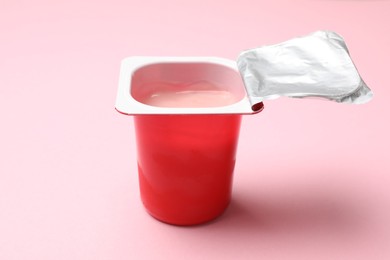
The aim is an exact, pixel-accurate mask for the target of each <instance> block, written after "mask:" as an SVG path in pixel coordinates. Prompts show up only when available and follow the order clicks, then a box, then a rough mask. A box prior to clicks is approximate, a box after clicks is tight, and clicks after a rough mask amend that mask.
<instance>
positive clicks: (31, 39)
mask: <svg viewBox="0 0 390 260" xmlns="http://www.w3.org/2000/svg"><path fill="white" fill-rule="evenodd" d="M183 2H184V1H173V0H167V1H146V0H145V1H119V0H112V1H105V2H104V1H7V2H5V1H3V2H1V3H0V32H1V33H0V43H1V44H0V118H1V128H0V133H1V135H0V144H1V146H0V158H1V163H0V259H4V260H5V259H7V260H13V259H29V260H35V259H37V260H38V259H39V260H45V259H57V260H61V259H73V260H78V259H84V260H85V259H183V258H186V259H389V258H390V245H389V244H390V242H389V241H390V221H389V219H390V189H389V182H390V156H389V151H388V149H389V147H390V138H389V133H390V125H389V119H388V113H389V112H390V105H389V101H388V99H387V97H388V96H389V95H390V87H389V86H390V80H389V76H388V75H389V73H388V67H389V66H388V63H389V60H390V54H389V46H390V36H389V33H388V32H389V31H388V27H389V26H388V25H389V23H390V18H389V15H388V14H389V11H390V1H363V0H361V1H352V0H350V1H336V0H332V1H325V0H322V1H314V0H313V1H301V0H297V1H280V0H277V1H250V0H242V1H203V0H198V1H186V2H185V4H183ZM318 29H331V30H334V31H336V32H338V33H340V34H341V35H343V36H344V37H345V39H346V41H347V43H348V46H349V48H350V52H351V54H352V57H353V59H354V61H355V63H356V65H357V67H358V69H359V70H360V72H361V74H362V76H363V78H364V79H365V81H366V82H367V84H368V85H369V86H370V87H371V88H372V89H373V91H374V95H375V96H374V99H373V101H372V102H370V103H368V104H366V105H362V106H353V105H342V104H337V103H332V102H325V101H317V100H293V99H279V100H275V101H269V102H266V104H265V106H266V108H265V110H264V111H263V112H262V113H260V114H258V115H253V116H245V117H244V118H243V124H242V129H241V136H240V142H239V147H238V157H237V159H238V162H237V165H236V171H235V179H234V187H233V201H232V203H231V205H230V207H229V209H228V210H227V211H226V212H225V214H224V215H223V216H222V217H221V218H219V219H217V220H216V221H214V222H212V223H210V224H207V225H202V226H196V227H191V228H179V227H175V226H170V225H166V224H163V223H160V222H158V221H156V220H155V219H153V218H152V217H150V216H149V215H148V214H147V213H146V212H145V210H144V208H143V206H142V204H141V202H140V198H139V190H138V179H137V172H136V171H137V167H136V154H135V136H134V132H133V131H134V130H133V123H132V118H131V117H126V116H123V115H120V114H119V113H117V112H116V111H115V110H114V102H115V96H116V90H117V81H118V75H119V63H120V60H121V59H122V58H124V57H127V56H131V55H158V56H162V55H173V56H175V55H179V56H180V55H186V56H188V55H189V56H207V55H211V56H218V57H224V58H231V59H235V58H236V57H237V55H238V53H239V52H240V51H241V50H244V49H247V48H252V47H256V46H260V45H264V44H273V43H277V42H280V41H283V40H287V39H289V38H291V37H294V36H298V35H304V34H307V33H310V32H312V31H315V30H318Z"/></svg>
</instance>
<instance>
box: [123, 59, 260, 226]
mask: <svg viewBox="0 0 390 260" xmlns="http://www.w3.org/2000/svg"><path fill="white" fill-rule="evenodd" d="M134 64H135V65H134ZM204 82H211V83H212V84H214V85H215V86H217V91H216V90H215V89H211V90H210V85H207V84H205V83H204ZM210 91H211V92H210ZM188 93H190V94H188ZM177 94H179V95H184V99H182V97H183V96H179V98H177V99H176V97H177V96H176V95H177ZM164 95H165V96H164ZM191 95H195V96H196V99H193V101H191V100H192V96H191ZM207 95H211V99H210V103H208V102H205V100H206V99H207V98H208V96H207ZM213 95H214V96H213ZM161 97H162V98H163V99H164V102H166V101H168V103H161V102H160V101H159V98H161ZM170 97H172V99H175V102H176V103H175V102H170V100H169V98H170ZM215 98H216V99H215ZM221 98H222V99H221ZM161 100H162V99H161ZM183 100H185V102H184V103H183V102H182V101H183ZM186 102H188V103H186ZM191 102H192V103H191ZM175 104H177V106H176V105H175ZM116 108H117V110H118V111H119V112H121V113H124V114H130V115H134V123H135V133H136V142H137V157H138V175H139V184H140V193H141V199H142V202H143V204H144V206H145V208H146V210H147V211H148V212H149V214H150V215H152V216H153V217H155V218H156V219H158V220H160V221H163V222H166V223H169V224H174V225H195V224H200V223H204V222H207V221H210V220H212V219H214V218H216V217H218V216H219V215H221V214H222V213H223V211H224V210H225V209H226V207H227V206H228V204H229V201H230V197H231V191H232V180H233V171H234V165H235V162H236V148H237V142H238V138H239V131H240V124H241V117H242V114H253V113H255V112H259V111H260V110H261V109H262V104H261V106H260V107H257V111H253V110H252V109H253V108H252V106H251V105H250V102H249V101H248V99H247V95H246V91H245V87H244V86H243V83H242V80H241V77H240V75H239V73H238V71H237V70H236V69H235V63H234V62H232V61H227V60H223V59H218V58H207V59H206V58H203V59H197V58H193V59H187V58H175V59H168V58H160V59H157V61H156V59H154V58H147V59H146V62H145V61H144V60H142V58H141V59H140V58H133V59H130V60H129V61H128V62H127V63H126V61H125V63H124V65H123V66H122V72H121V80H120V91H119V93H118V98H117V105H116Z"/></svg>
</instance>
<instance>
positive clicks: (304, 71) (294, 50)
mask: <svg viewBox="0 0 390 260" xmlns="http://www.w3.org/2000/svg"><path fill="white" fill-rule="evenodd" d="M237 64H238V68H239V71H240V73H241V76H242V78H243V81H244V84H245V87H246V90H247V93H248V96H249V99H250V102H251V105H252V107H253V106H254V105H255V104H258V103H259V102H262V101H264V100H268V99H275V98H278V97H281V96H286V97H295V98H306V97H318V98H324V99H328V100H332V101H336V102H341V103H353V104H362V103H366V102H368V101H369V100H370V99H371V98H372V92H371V90H370V89H369V88H368V87H367V85H366V84H365V83H364V81H363V79H362V78H361V77H360V75H359V73H358V71H357V69H356V67H355V65H354V63H353V61H352V60H351V57H350V56H349V52H348V48H347V46H346V44H345V42H344V40H343V38H342V37H341V36H340V35H338V34H337V33H335V32H332V31H318V32H315V33H312V34H310V35H308V36H304V37H299V38H294V39H291V40H288V41H286V42H282V43H279V44H276V45H271V46H263V47H260V48H256V49H251V50H247V51H244V52H242V53H241V54H240V56H239V57H238V60H237Z"/></svg>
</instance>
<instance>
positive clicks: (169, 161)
mask: <svg viewBox="0 0 390 260" xmlns="http://www.w3.org/2000/svg"><path fill="white" fill-rule="evenodd" d="M134 120H135V130H136V139H137V152H138V173H139V184H140V192H141V198H142V201H143V204H144V205H145V207H146V209H147V211H148V212H149V213H150V214H151V215H152V216H153V217H155V218H157V219H159V220H161V221H163V222H166V223H170V224H175V225H194V224H199V223H203V222H207V221H209V220H212V219H214V218H216V217H217V216H219V215H220V214H221V213H222V212H223V211H224V210H225V208H226V207H227V205H228V204H229V201H230V197H231V189H232V179H233V170H234V165H235V162H236V148H237V141H238V136H239V130H240V123H241V115H170V116H167V115H145V116H135V117H134Z"/></svg>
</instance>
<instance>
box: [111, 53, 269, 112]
mask: <svg viewBox="0 0 390 260" xmlns="http://www.w3.org/2000/svg"><path fill="white" fill-rule="evenodd" d="M166 63H170V64H190V63H205V64H216V65H222V66H225V67H227V68H229V69H232V70H234V71H236V72H237V74H238V75H240V74H239V71H238V68H237V64H236V62H235V61H233V60H229V59H223V58H217V57H129V58H125V59H123V60H122V63H121V69H120V76H119V87H118V93H117V98H116V103H115V108H116V110H117V111H118V112H120V113H122V114H126V115H164V114H166V115H169V114H171V115H174V114H176V115H177V114H254V113H258V112H260V111H261V109H262V107H261V109H259V110H257V111H254V110H252V106H251V103H250V101H249V99H248V95H247V94H246V89H245V87H244V85H243V84H242V85H243V91H244V92H245V95H244V96H243V98H242V99H241V100H239V101H238V102H236V103H233V104H231V105H227V106H219V107H194V108H193V107H184V108H183V107H177V108H175V107H157V106H151V105H147V104H144V103H142V102H139V101H137V100H136V99H135V98H134V97H133V96H132V95H131V88H132V86H131V84H132V78H133V75H134V73H135V71H137V70H138V69H141V68H143V67H145V66H148V65H152V64H166Z"/></svg>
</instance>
